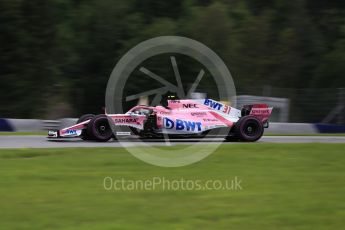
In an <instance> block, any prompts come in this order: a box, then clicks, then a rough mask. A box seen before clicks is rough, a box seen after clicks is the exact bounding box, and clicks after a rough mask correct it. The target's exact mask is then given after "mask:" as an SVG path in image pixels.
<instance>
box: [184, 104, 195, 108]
mask: <svg viewBox="0 0 345 230" xmlns="http://www.w3.org/2000/svg"><path fill="white" fill-rule="evenodd" d="M182 106H183V108H186V109H192V108H198V106H197V104H183V105H182Z"/></svg>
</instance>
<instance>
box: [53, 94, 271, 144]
mask: <svg viewBox="0 0 345 230" xmlns="http://www.w3.org/2000/svg"><path fill="white" fill-rule="evenodd" d="M271 113H272V108H270V107H268V105H266V104H254V105H246V106H243V108H242V109H241V110H239V109H236V108H233V107H231V106H229V105H226V104H223V103H221V102H218V101H215V100H212V99H185V100H168V101H167V106H165V107H164V106H154V107H153V106H141V105H139V106H135V107H133V108H132V109H130V110H129V111H128V112H127V113H125V114H100V115H93V114H86V115H83V116H82V117H80V118H79V120H78V122H77V124H75V125H73V126H70V127H67V128H64V129H61V130H55V131H49V132H48V138H70V137H80V138H82V139H83V140H95V141H102V142H105V141H108V140H110V139H111V138H114V139H116V137H117V136H118V135H139V136H140V137H142V138H160V137H164V135H168V136H169V137H180V138H185V137H204V136H205V135H207V134H208V133H210V132H211V131H218V130H223V131H224V130H226V132H223V137H225V139H226V140H228V141H257V140H258V139H260V138H261V136H262V135H263V132H264V128H267V127H268V118H269V117H270V115H271ZM123 127H125V128H126V129H127V130H128V132H123V130H121V131H117V129H118V128H120V129H121V128H123Z"/></svg>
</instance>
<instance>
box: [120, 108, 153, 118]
mask: <svg viewBox="0 0 345 230" xmlns="http://www.w3.org/2000/svg"><path fill="white" fill-rule="evenodd" d="M152 112H153V109H151V108H149V107H146V106H135V107H133V108H132V109H130V110H129V111H128V112H127V113H126V114H130V115H145V116H149V115H150V114H152Z"/></svg>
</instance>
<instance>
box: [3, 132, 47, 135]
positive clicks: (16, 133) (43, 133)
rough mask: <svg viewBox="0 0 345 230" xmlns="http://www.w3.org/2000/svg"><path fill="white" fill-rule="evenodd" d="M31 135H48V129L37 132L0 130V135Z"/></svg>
mask: <svg viewBox="0 0 345 230" xmlns="http://www.w3.org/2000/svg"><path fill="white" fill-rule="evenodd" d="M32 135H45V136H47V135H48V131H37V132H0V136H32Z"/></svg>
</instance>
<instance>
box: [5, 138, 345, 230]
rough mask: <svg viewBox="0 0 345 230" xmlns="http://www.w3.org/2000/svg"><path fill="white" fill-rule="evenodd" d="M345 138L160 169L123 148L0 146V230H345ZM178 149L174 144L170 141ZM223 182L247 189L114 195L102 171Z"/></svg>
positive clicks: (237, 148)
mask: <svg viewBox="0 0 345 230" xmlns="http://www.w3.org/2000/svg"><path fill="white" fill-rule="evenodd" d="M344 147H345V145H344V144H236V145H224V146H222V147H220V148H219V149H218V151H217V152H215V153H213V154H212V155H211V156H209V157H208V158H206V159H204V160H202V161H200V162H198V163H196V164H193V165H189V166H186V167H180V168H161V167H156V166H152V165H148V164H146V163H143V162H141V161H139V160H138V159H136V158H134V157H133V156H132V155H131V154H129V153H127V152H126V151H125V150H124V149H122V148H89V149H83V148H79V149H17V150H1V151H0V205H1V206H0V228H1V229H7V230H8V229H342V228H343V226H344V224H345V202H344V194H345V186H344V181H345V154H344ZM170 148H173V147H170ZM107 176H109V177H111V178H113V179H121V178H125V179H127V180H144V179H146V180H150V179H152V178H153V177H164V178H165V179H167V180H174V179H175V180H179V179H181V178H184V179H185V180H189V179H191V180H202V181H206V180H226V179H232V178H234V177H235V176H237V177H238V178H239V179H240V180H242V184H241V186H242V190H237V191H226V190H220V191H216V190H212V191H196V190H194V191H181V190H179V191H163V190H162V189H161V188H158V189H156V190H153V191H144V190H137V191H116V190H111V191H107V190H105V189H104V188H103V179H104V177H107Z"/></svg>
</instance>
